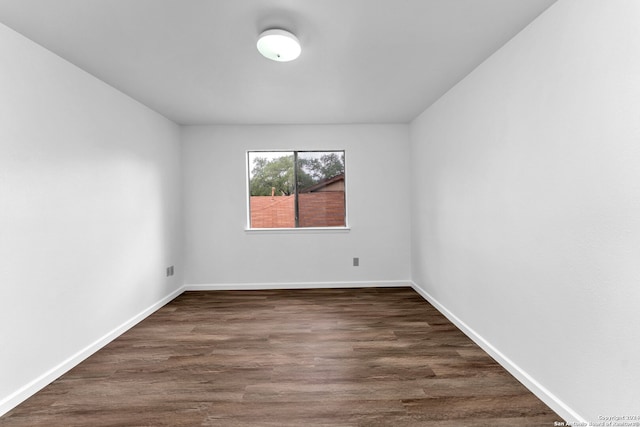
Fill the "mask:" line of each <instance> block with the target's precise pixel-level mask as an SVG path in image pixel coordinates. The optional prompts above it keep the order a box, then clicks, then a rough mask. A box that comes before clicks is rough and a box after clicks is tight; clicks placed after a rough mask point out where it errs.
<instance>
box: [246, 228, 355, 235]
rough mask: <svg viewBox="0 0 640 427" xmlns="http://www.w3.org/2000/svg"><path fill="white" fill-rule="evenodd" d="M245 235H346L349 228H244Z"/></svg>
mask: <svg viewBox="0 0 640 427" xmlns="http://www.w3.org/2000/svg"><path fill="white" fill-rule="evenodd" d="M244 231H245V233H247V234H325V233H328V234H332V233H348V232H349V231H351V228H350V227H299V228H245V229H244Z"/></svg>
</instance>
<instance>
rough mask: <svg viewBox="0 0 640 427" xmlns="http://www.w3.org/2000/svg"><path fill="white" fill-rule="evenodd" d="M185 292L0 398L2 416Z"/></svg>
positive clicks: (126, 323)
mask: <svg viewBox="0 0 640 427" xmlns="http://www.w3.org/2000/svg"><path fill="white" fill-rule="evenodd" d="M183 292H184V287H180V288H179V289H176V290H175V291H173V292H171V293H170V294H169V295H167V296H166V297H164V298H162V299H161V300H160V301H158V302H156V303H154V304H152V305H151V306H150V307H148V308H146V309H145V310H143V311H141V312H140V313H138V314H137V315H135V316H133V317H132V318H131V319H129V320H127V321H126V322H124V323H123V324H121V325H120V326H118V327H117V328H115V329H113V330H112V331H110V332H108V333H107V334H105V335H104V336H102V337H101V338H99V339H97V340H96V341H94V342H92V343H91V344H89V345H88V346H87V347H85V348H83V349H82V350H80V351H78V352H77V353H75V354H74V355H72V356H71V357H69V358H68V359H66V360H65V361H63V362H62V363H60V364H59V365H57V366H54V367H53V368H51V369H50V370H48V371H47V372H45V373H44V374H42V375H40V376H39V377H37V378H35V379H34V380H33V381H31V382H29V383H27V384H25V385H24V386H22V387H20V388H19V389H18V390H16V391H15V392H13V393H11V394H10V395H9V396H7V397H5V398H3V399H2V400H0V417H1V416H2V415H4V414H6V413H7V412H9V411H10V410H12V409H13V408H15V407H16V406H18V405H19V404H20V403H22V402H24V401H25V400H27V399H28V398H29V397H31V396H33V395H34V394H35V393H37V392H38V391H40V390H42V389H43V388H44V387H46V386H47V385H49V384H50V383H52V382H53V381H55V380H56V379H57V378H59V377H61V376H62V375H63V374H65V373H66V372H68V371H69V370H71V368H73V367H74V366H76V365H78V364H79V363H80V362H82V361H83V360H85V359H86V358H88V357H89V356H91V355H92V354H93V353H95V352H96V351H98V350H100V349H101V348H102V347H104V346H105V345H107V344H109V343H110V342H111V341H113V340H114V339H116V338H118V337H119V336H120V335H122V334H123V333H125V332H126V331H127V330H129V329H131V328H132V327H133V326H135V325H136V324H138V323H140V322H141V321H142V320H144V319H145V318H146V317H148V316H149V315H150V314H152V313H153V312H155V311H156V310H158V309H159V308H160V307H162V306H163V305H165V304H167V303H168V302H169V301H171V300H173V299H174V298H176V297H177V296H178V295H180V294H181V293H183Z"/></svg>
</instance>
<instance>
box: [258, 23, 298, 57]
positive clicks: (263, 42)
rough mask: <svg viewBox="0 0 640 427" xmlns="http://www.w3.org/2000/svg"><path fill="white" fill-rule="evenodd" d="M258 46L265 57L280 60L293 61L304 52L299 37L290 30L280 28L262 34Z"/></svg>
mask: <svg viewBox="0 0 640 427" xmlns="http://www.w3.org/2000/svg"><path fill="white" fill-rule="evenodd" d="M257 47H258V51H260V53H261V54H262V55H263V56H264V57H265V58H269V59H271V60H273V61H278V62H289V61H293V60H294V59H296V58H297V57H298V56H300V52H302V48H301V47H300V41H298V38H297V37H296V36H294V35H293V34H291V33H290V32H289V31H285V30H282V29H279V28H274V29H271V30H266V31H264V32H263V33H262V34H260V37H258V43H257Z"/></svg>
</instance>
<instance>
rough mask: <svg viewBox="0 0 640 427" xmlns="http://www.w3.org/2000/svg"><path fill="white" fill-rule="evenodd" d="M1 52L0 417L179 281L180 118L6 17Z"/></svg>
mask: <svg viewBox="0 0 640 427" xmlns="http://www.w3.org/2000/svg"><path fill="white" fill-rule="evenodd" d="M0 52H2V54H1V55H0V304H1V305H2V307H1V308H0V343H1V344H0V347H1V350H0V415H1V414H2V413H3V412H6V411H7V410H8V409H10V408H11V407H12V406H15V405H16V404H17V403H19V402H20V401H21V400H22V399H24V398H26V397H27V396H28V395H29V394H31V393H33V392H35V391H36V390H37V388H38V387H42V386H44V385H45V384H46V383H47V382H48V381H51V380H53V379H54V378H55V377H56V376H57V375H59V374H61V373H62V372H64V370H65V369H68V368H69V367H71V366H73V364H74V363H77V362H78V361H79V359H81V358H82V357H84V356H86V355H87V354H88V353H89V352H90V351H91V350H94V349H95V348H96V345H99V344H101V343H104V340H101V339H102V338H105V337H107V338H108V337H110V336H112V335H113V332H114V331H116V332H117V331H121V330H122V328H121V327H122V326H123V325H125V324H127V322H129V321H131V319H135V318H136V316H138V315H139V314H140V313H142V312H144V311H145V310H146V309H148V308H150V307H153V306H154V304H156V303H158V302H159V301H162V300H163V298H165V297H167V296H168V295H170V294H172V293H174V292H175V291H176V290H178V289H179V288H180V286H181V283H182V278H181V276H180V271H181V259H180V258H181V247H180V245H181V238H180V235H181V229H180V228H181V218H180V204H181V200H180V173H179V168H180V146H179V128H178V126H176V125H175V124H173V123H172V122H170V121H168V120H166V119H165V118H163V117H161V116H159V115H158V114H156V113H154V112H152V111H150V110H149V109H148V108H146V107H144V106H142V105H140V104H139V103H137V102H135V101H133V100H132V99H130V98H128V97H126V96H124V95H123V94H121V93H120V92H118V91H116V90H115V89H113V88H111V87H109V86H107V85H106V84H104V83H102V82H100V81H99V80H97V79H95V78H93V77H92V76H90V75H88V74H87V73H85V72H83V71H81V70H80V69H78V68H76V67H75V66H73V65H71V64H69V63H67V62H65V61H64V60H62V59H60V58H59V57H57V56H55V55H54V54H52V53H51V52H49V51H47V50H45V49H43V48H41V47H40V46H38V45H35V44H34V43H32V42H31V41H29V40H27V39H26V38H24V37H22V36H21V35H19V34H17V33H15V32H13V31H12V30H10V29H8V28H7V27H5V26H3V25H0ZM171 264H174V265H175V266H176V272H177V274H176V275H175V276H173V277H171V278H166V277H165V267H166V266H168V265H171Z"/></svg>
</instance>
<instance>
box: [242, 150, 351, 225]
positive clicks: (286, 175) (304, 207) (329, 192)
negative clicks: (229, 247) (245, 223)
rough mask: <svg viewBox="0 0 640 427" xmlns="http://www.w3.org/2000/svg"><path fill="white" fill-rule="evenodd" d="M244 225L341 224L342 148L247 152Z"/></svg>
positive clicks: (343, 218)
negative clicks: (247, 178)
mask: <svg viewBox="0 0 640 427" xmlns="http://www.w3.org/2000/svg"><path fill="white" fill-rule="evenodd" d="M247 161H248V170H249V222H250V225H249V227H250V228H252V229H255V228H301V227H345V226H346V199H345V157H344V151H249V152H248V153H247Z"/></svg>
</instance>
